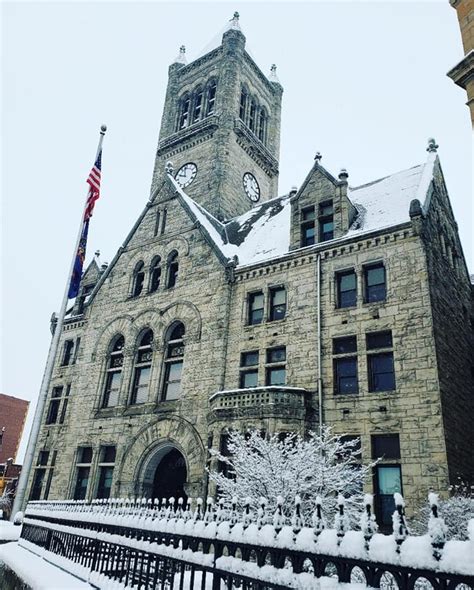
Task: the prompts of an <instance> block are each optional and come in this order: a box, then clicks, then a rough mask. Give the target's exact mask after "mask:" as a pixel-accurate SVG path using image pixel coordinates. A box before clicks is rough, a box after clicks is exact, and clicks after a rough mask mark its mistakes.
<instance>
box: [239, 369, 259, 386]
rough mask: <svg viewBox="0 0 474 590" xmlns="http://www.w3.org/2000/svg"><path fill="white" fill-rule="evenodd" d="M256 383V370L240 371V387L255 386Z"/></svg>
mask: <svg viewBox="0 0 474 590" xmlns="http://www.w3.org/2000/svg"><path fill="white" fill-rule="evenodd" d="M257 385H258V372H257V371H242V372H241V373H240V387H242V388H244V389H245V388H248V387H257Z"/></svg>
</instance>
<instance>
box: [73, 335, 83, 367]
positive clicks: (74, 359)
mask: <svg viewBox="0 0 474 590" xmlns="http://www.w3.org/2000/svg"><path fill="white" fill-rule="evenodd" d="M80 345H81V337H80V336H78V337H77V338H76V345H75V346H74V358H73V359H72V364H73V365H75V364H76V362H77V357H78V355H79V347H80Z"/></svg>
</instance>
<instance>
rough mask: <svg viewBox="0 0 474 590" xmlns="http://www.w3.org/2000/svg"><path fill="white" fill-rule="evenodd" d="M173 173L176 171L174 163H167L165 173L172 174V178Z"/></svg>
mask: <svg viewBox="0 0 474 590" xmlns="http://www.w3.org/2000/svg"><path fill="white" fill-rule="evenodd" d="M173 171H174V166H173V162H166V166H165V172H166V174H170V175H171V176H172V175H173Z"/></svg>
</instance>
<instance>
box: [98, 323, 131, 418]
mask: <svg viewBox="0 0 474 590" xmlns="http://www.w3.org/2000/svg"><path fill="white" fill-rule="evenodd" d="M124 346H125V339H124V337H123V336H122V335H121V334H119V335H117V336H115V338H114V339H113V340H112V342H111V345H110V348H109V355H108V358H107V370H106V376H105V385H104V393H103V396H102V407H103V408H110V407H113V406H116V405H117V404H118V399H119V392H120V384H121V382H122V367H123V347H124Z"/></svg>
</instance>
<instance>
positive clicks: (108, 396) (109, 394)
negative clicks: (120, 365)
mask: <svg viewBox="0 0 474 590" xmlns="http://www.w3.org/2000/svg"><path fill="white" fill-rule="evenodd" d="M121 381H122V371H109V372H108V373H107V378H106V381H105V389H104V399H103V400H102V407H103V408H110V407H113V406H116V405H117V404H118V401H119V393H120V383H121Z"/></svg>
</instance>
